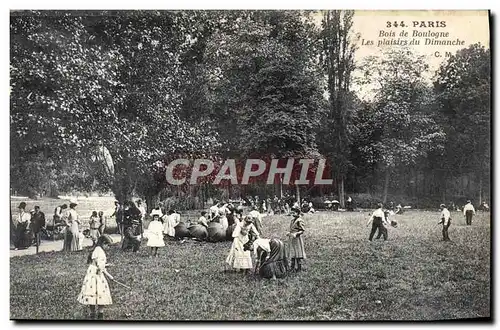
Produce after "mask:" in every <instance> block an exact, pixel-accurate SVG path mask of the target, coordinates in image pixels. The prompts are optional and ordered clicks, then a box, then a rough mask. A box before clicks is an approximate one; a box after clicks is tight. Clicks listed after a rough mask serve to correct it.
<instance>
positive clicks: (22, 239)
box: [13, 200, 106, 253]
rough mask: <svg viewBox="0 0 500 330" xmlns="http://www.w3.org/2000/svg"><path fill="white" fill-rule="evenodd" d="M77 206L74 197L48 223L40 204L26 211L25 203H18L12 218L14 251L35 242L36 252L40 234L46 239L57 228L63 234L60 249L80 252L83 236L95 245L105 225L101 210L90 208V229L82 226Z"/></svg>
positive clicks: (57, 209)
mask: <svg viewBox="0 0 500 330" xmlns="http://www.w3.org/2000/svg"><path fill="white" fill-rule="evenodd" d="M77 206H78V202H77V201H75V200H72V201H70V203H69V207H68V204H62V205H59V206H57V207H56V208H55V209H54V215H53V219H52V222H49V221H47V219H46V217H45V213H44V212H42V211H41V210H40V206H38V205H35V206H34V208H33V210H31V211H30V212H27V211H26V203H25V202H21V203H20V204H19V206H18V215H17V216H16V217H14V218H13V224H14V233H15V237H14V248H15V250H19V249H26V248H28V247H30V246H32V245H33V244H34V245H35V246H36V250H37V253H38V250H39V247H40V244H41V238H42V234H44V235H45V237H46V238H49V237H54V236H55V235H56V232H57V231H58V230H60V231H61V233H62V235H63V251H81V250H82V249H83V240H84V238H85V237H89V238H91V239H92V241H93V243H94V244H96V242H97V239H98V238H99V236H101V235H102V234H103V233H104V230H105V228H106V219H105V217H104V212H102V211H99V212H97V211H93V212H92V215H91V216H90V219H89V221H88V226H89V228H88V229H84V227H86V226H85V224H84V223H83V221H82V219H81V218H80V217H79V215H78V212H77V211H76V207H77Z"/></svg>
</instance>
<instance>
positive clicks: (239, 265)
mask: <svg viewBox="0 0 500 330" xmlns="http://www.w3.org/2000/svg"><path fill="white" fill-rule="evenodd" d="M249 235H251V236H252V238H253V239H258V238H259V233H258V232H257V229H256V228H255V226H254V224H253V218H252V217H249V216H247V217H246V218H245V220H244V221H242V222H241V223H238V224H237V225H236V228H235V229H234V232H233V244H232V245H231V250H229V255H228V256H227V258H226V263H228V264H229V266H231V268H233V269H235V270H236V271H240V270H245V271H247V272H248V271H250V270H251V269H252V255H251V253H250V250H247V251H245V248H244V245H245V244H247V243H248V242H249V241H250V237H249Z"/></svg>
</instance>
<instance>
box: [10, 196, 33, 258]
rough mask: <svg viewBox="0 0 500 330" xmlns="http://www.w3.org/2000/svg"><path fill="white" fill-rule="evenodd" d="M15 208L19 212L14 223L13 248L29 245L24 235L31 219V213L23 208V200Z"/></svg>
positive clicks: (24, 206) (24, 204) (24, 205)
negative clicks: (14, 238) (14, 236)
mask: <svg viewBox="0 0 500 330" xmlns="http://www.w3.org/2000/svg"><path fill="white" fill-rule="evenodd" d="M17 208H18V209H19V214H18V216H17V224H16V240H15V242H14V248H15V250H18V249H23V248H24V249H25V248H28V247H29V242H28V240H27V237H26V229H27V228H28V226H29V224H30V220H31V215H30V214H29V213H28V212H26V210H25V209H26V203H25V202H21V203H20V204H19V206H18V207H17Z"/></svg>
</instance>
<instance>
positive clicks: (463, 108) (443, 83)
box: [434, 44, 491, 203]
mask: <svg viewBox="0 0 500 330" xmlns="http://www.w3.org/2000/svg"><path fill="white" fill-rule="evenodd" d="M490 63H491V57H490V50H489V49H486V48H485V47H484V46H483V45H480V44H474V45H471V46H469V47H468V48H465V49H462V50H460V51H458V52H457V53H456V54H455V55H453V56H451V57H450V58H448V59H447V60H446V61H445V62H443V64H442V65H441V66H440V68H439V70H438V72H437V74H436V78H435V81H434V90H435V93H436V100H437V105H438V110H439V111H440V113H441V116H440V123H441V125H442V126H443V128H444V130H445V132H446V135H447V139H446V143H445V153H444V157H443V158H442V162H441V164H436V166H438V167H439V168H442V169H444V170H445V172H444V173H445V176H444V179H445V180H446V179H450V178H457V177H461V176H466V177H468V179H469V180H468V181H471V180H474V181H475V185H474V186H475V192H473V191H471V190H470V189H469V190H467V192H466V193H467V194H468V198H470V199H472V197H475V198H474V199H475V200H476V198H477V200H476V201H478V202H479V203H480V202H481V201H482V200H483V198H484V195H483V190H486V191H487V192H489V180H490V162H491V158H490V154H491V144H490V140H491V131H490V124H491V66H490ZM469 188H472V187H471V185H470V184H469Z"/></svg>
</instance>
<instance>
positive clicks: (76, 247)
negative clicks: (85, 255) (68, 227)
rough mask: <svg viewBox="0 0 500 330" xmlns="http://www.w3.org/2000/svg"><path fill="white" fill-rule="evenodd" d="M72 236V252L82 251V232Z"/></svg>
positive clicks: (72, 233) (74, 233)
mask: <svg viewBox="0 0 500 330" xmlns="http://www.w3.org/2000/svg"><path fill="white" fill-rule="evenodd" d="M70 234H71V243H70V251H71V252H74V251H80V250H81V248H80V232H70Z"/></svg>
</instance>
